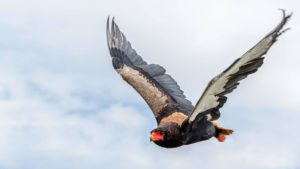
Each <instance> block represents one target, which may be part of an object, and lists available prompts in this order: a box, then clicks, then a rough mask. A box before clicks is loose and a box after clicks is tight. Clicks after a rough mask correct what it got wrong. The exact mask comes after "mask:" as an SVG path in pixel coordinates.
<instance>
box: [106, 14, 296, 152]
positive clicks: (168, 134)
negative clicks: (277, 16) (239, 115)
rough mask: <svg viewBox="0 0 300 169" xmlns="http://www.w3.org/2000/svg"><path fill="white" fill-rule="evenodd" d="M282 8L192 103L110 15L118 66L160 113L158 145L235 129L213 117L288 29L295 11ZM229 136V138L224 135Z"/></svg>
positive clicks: (156, 131)
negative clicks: (134, 45) (258, 37)
mask: <svg viewBox="0 0 300 169" xmlns="http://www.w3.org/2000/svg"><path fill="white" fill-rule="evenodd" d="M282 11H283V18H282V20H281V22H280V23H279V25H277V26H276V27H275V29H274V30H273V31H271V32H270V33H269V34H268V35H267V36H265V37H264V38H263V39H262V40H261V41H259V42H258V43H257V44H256V45H255V46H254V47H252V48H251V49H250V50H249V51H247V52H246V53H245V54H244V55H242V56H241V57H240V58H238V59H237V60H235V61H234V62H233V64H231V65H230V66H229V67H228V68H227V69H226V70H224V71H223V72H222V73H221V74H219V75H217V76H216V77H215V78H213V79H212V80H211V81H210V82H209V83H208V85H207V87H206V89H205V91H204V92H203V94H202V96H201V97H200V99H199V101H198V102H197V104H196V105H195V107H193V105H192V103H191V102H190V101H189V100H187V99H186V97H185V96H184V94H183V91H182V90H181V89H180V87H179V85H178V84H177V83H176V81H175V80H174V79H173V78H172V77H171V76H170V75H168V74H166V70H165V69H164V68H163V67H162V66H160V65H157V64H148V63H147V62H145V61H144V60H143V59H142V57H141V56H140V55H138V54H137V52H136V51H135V50H134V49H133V48H132V47H131V44H130V42H128V41H127V40H126V37H125V36H124V35H123V33H122V32H121V31H120V30H119V27H118V26H117V24H116V23H115V22H114V19H112V22H111V23H110V19H109V18H108V20H107V30H106V33H107V44H108V48H109V52H110V55H111V57H112V63H113V67H114V68H115V69H116V71H117V72H118V73H119V74H120V75H121V76H122V78H123V79H124V80H125V81H127V82H128V83H129V84H130V85H131V86H132V87H133V88H134V89H135V90H136V91H137V92H138V93H139V94H140V95H141V96H142V97H143V98H144V100H145V101H146V102H147V104H148V105H149V107H150V108H151V110H152V112H153V113H154V116H155V118H156V121H157V124H158V127H157V128H156V129H154V130H153V131H151V139H152V140H153V141H154V142H155V143H156V144H157V145H159V146H162V147H166V148H172V147H178V146H181V145H186V144H192V143H195V142H199V141H203V140H207V139H210V138H211V137H213V136H215V137H217V138H218V140H219V141H222V139H221V137H220V138H219V136H221V135H222V134H223V135H229V134H231V133H232V130H228V129H224V128H222V127H220V126H219V125H218V124H216V123H215V122H214V120H217V119H218V118H219V117H220V115H221V114H220V111H219V109H220V108H221V107H222V106H223V105H224V104H225V102H226V101H227V96H226V95H227V94H228V93H230V92H232V91H233V90H234V89H236V88H237V86H238V85H239V81H241V80H242V79H245V78H246V77H247V76H248V75H249V74H252V73H254V72H256V71H257V69H258V68H259V67H260V66H261V65H262V64H263V61H264V58H263V55H265V54H266V53H267V51H268V50H269V48H270V47H271V46H272V45H273V44H274V42H275V41H276V40H277V37H278V36H279V35H281V34H282V33H283V32H284V31H286V29H285V30H282V28H283V26H284V25H285V24H286V22H287V21H288V19H289V18H290V17H291V14H290V15H286V14H285V11H284V10H282ZM223 141H224V140H223Z"/></svg>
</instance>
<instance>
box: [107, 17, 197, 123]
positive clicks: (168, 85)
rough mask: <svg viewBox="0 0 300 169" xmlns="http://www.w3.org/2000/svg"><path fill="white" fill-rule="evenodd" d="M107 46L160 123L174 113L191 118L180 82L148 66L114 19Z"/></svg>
mask: <svg viewBox="0 0 300 169" xmlns="http://www.w3.org/2000/svg"><path fill="white" fill-rule="evenodd" d="M106 33H107V44H108V48H109V51H110V55H111V57H112V63H113V67H114V68H115V69H116V71H117V72H118V73H119V74H120V75H121V76H122V78H123V79H124V80H125V81H127V82H128V83H129V84H130V85H131V86H132V87H133V88H134V89H135V90H136V91H137V92H138V93H139V94H140V95H141V96H142V97H143V98H144V100H145V101H146V102H147V104H148V105H149V107H150V108H151V110H152V111H153V113H154V115H155V117H156V120H157V122H158V123H159V122H160V120H161V119H162V118H163V117H166V116H168V115H170V114H171V113H172V112H175V111H180V112H183V113H184V114H186V115H188V114H190V113H191V111H192V110H193V106H192V103H191V102H190V101H189V100H187V99H186V98H185V96H184V95H183V91H182V90H180V88H179V86H178V85H177V83H176V81H175V80H174V79H173V78H172V77H171V76H170V75H168V74H166V73H165V72H166V70H165V69H164V68H163V67H161V66H160V65H156V64H148V63H147V62H145V61H144V60H143V59H142V57H141V56H139V55H138V54H137V53H136V51H135V50H134V49H133V48H132V47H131V45H130V43H129V42H128V41H127V40H126V38H125V36H124V35H123V33H122V32H121V31H120V30H119V28H118V26H117V25H116V23H115V22H114V19H112V22H111V24H110V20H109V18H108V19H107V29H106Z"/></svg>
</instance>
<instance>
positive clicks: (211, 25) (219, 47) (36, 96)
mask: <svg viewBox="0 0 300 169" xmlns="http://www.w3.org/2000/svg"><path fill="white" fill-rule="evenodd" d="M278 8H284V9H287V10H288V11H294V16H293V18H292V19H291V21H290V22H289V23H288V27H291V28H292V29H291V30H290V31H288V32H287V33H286V34H284V35H283V36H281V37H280V38H279V40H278V42H277V43H276V44H275V45H274V46H273V47H272V48H271V50H270V51H269V53H268V54H267V56H266V59H265V64H264V65H263V66H262V68H261V69H260V70H259V71H258V73H256V74H255V75H253V76H250V77H248V78H247V79H246V80H244V81H243V82H242V84H241V85H240V86H239V88H238V89H237V90H235V92H234V93H232V94H230V95H229V100H228V102H227V104H226V105H225V106H224V108H223V109H222V118H221V119H220V123H221V124H222V125H223V126H224V127H226V128H231V129H234V130H235V133H234V134H233V135H232V136H230V137H229V138H228V139H227V140H226V142H225V143H219V142H217V141H216V140H215V139H214V138H212V139H211V140H209V141H206V142H201V143H197V144H193V145H190V146H185V147H181V148H177V149H163V148H160V147H158V146H156V145H154V144H152V143H149V131H151V130H152V129H153V128H155V126H156V122H155V120H154V118H153V116H152V114H151V111H150V109H149V108H148V107H147V105H146V104H145V103H144V101H143V100H142V99H141V97H140V96H139V95H138V94H137V93H136V92H135V91H134V90H133V89H132V88H131V87H130V86H129V85H127V84H126V83H125V82H124V81H123V80H122V79H121V78H120V77H119V76H118V74H117V73H116V72H115V71H114V70H113V68H112V66H111V60H110V56H109V53H108V50H107V46H106V37H105V24H106V19H107V16H108V15H111V16H115V18H116V21H117V23H118V25H119V26H120V28H121V29H122V31H123V32H124V33H125V34H126V36H127V38H128V39H129V40H130V41H131V43H132V46H133V47H134V48H135V49H136V50H137V52H138V53H139V54H140V55H142V56H143V57H144V59H145V60H146V61H148V62H149V63H159V64H161V65H163V66H164V67H165V68H166V69H167V70H168V71H167V72H168V73H169V74H171V75H172V76H173V77H174V78H175V79H176V80H177V82H178V83H179V84H180V86H181V88H182V89H183V90H184V91H185V95H186V96H187V97H188V98H189V99H190V100H191V101H192V102H193V103H195V102H196V101H197V99H198V98H199V97H200V95H201V92H202V91H203V90H204V87H205V86H206V84H207V82H208V81H209V80H210V79H211V78H212V77H213V76H215V75H216V74H218V73H219V72H221V71H222V70H223V69H225V68H226V67H227V66H229V65H230V64H231V63H232V62H233V61H234V60H235V59H236V58H237V57H239V56H241V55H242V54H243V53H244V52H246V51H247V50H248V49H249V48H251V47H252V46H253V45H254V44H255V43H256V42H257V41H258V40H260V38H262V37H263V36H264V35H265V34H267V33H268V32H269V31H270V30H272V28H273V27H274V26H275V25H276V24H278V22H279V21H280V19H281V13H280V11H278V10H277V9H278ZM299 11H300V3H299V2H298V1H297V0H251V1H243V2H242V1H239V0H224V1H217V0H211V1H203V0H186V1H183V0H164V1H162V0H152V1H142V0H126V1H125V0H123V1H122V0H73V1H71V0H65V1H60V0H23V1H19V0H10V1H5V0H0V33H1V35H0V169H29V168H30V169H41V168H42V169H87V168H88V169H103V168H106V169H115V168H125V169H129V168H143V169H150V168H158V167H159V168H166V169H171V168H172V169H177V168H178V169H179V168H202V169H217V168H224V169H227V168H239V169H283V168H284V169H299V168H300V160H299V159H300V135H299V134H298V133H299V129H298V127H299V122H298V120H299V118H300V114H299V108H300V67H299V64H300V57H299V54H298V53H299V52H298V49H299V44H300V40H299V37H300V28H299V27H300V19H299V17H298V16H299V15H298V13H299Z"/></svg>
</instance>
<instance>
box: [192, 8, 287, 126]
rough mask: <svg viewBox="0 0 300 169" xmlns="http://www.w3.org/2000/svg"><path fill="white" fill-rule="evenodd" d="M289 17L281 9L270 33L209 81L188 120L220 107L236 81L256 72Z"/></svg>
mask: <svg viewBox="0 0 300 169" xmlns="http://www.w3.org/2000/svg"><path fill="white" fill-rule="evenodd" d="M290 17H291V15H287V16H286V15H285V11H283V19H282V20H281V22H280V24H279V25H278V26H277V27H276V28H275V29H274V30H273V31H271V33H269V34H268V35H267V36H266V37H264V38H263V39H262V40H261V41H260V42H258V43H257V44H256V45H255V46H254V47H253V48H251V49H250V50H249V51H247V52H246V53H245V54H244V55H243V56H242V57H240V58H239V59H237V60H236V61H235V62H234V63H233V64H232V65H231V66H230V67H229V68H228V69H226V70H225V71H224V72H222V73H221V74H219V75H218V76H216V77H215V78H213V79H212V80H211V81H210V83H209V84H208V85H207V87H206V89H205V91H204V93H203V94H202V96H201V97H200V99H199V101H198V102H197V104H196V106H195V108H194V110H193V112H192V114H191V115H190V117H189V122H192V121H194V120H195V118H196V117H197V115H198V114H200V113H202V112H204V111H206V110H209V109H213V108H217V109H218V108H220V107H222V106H223V104H224V103H225V102H226V99H227V98H226V97H225V96H224V95H225V94H227V93H230V92H232V91H233V90H234V89H235V88H236V87H237V85H238V84H239V83H238V81H240V80H242V79H244V78H246V77H247V76H248V75H249V74H251V73H254V72H256V70H257V69H258V68H259V67H260V66H261V65H262V64H263V59H264V58H263V57H262V56H263V55H264V54H266V53H267V51H268V50H269V49H270V47H271V46H272V45H273V44H274V42H275V41H276V40H277V37H278V36H279V35H281V34H282V33H283V32H285V31H286V30H283V31H281V29H282V28H283V26H284V25H285V23H286V22H287V20H288V19H289V18H290Z"/></svg>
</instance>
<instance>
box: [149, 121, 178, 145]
mask: <svg viewBox="0 0 300 169" xmlns="http://www.w3.org/2000/svg"><path fill="white" fill-rule="evenodd" d="M150 141H153V142H154V143H155V144H157V145H159V146H161V147H166V148H173V147H178V146H181V145H182V136H181V133H180V127H179V126H178V125H177V124H176V125H175V124H172V123H171V124H166V125H163V126H160V127H158V128H156V129H154V130H152V131H151V135H150Z"/></svg>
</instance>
